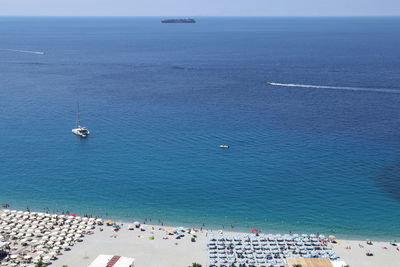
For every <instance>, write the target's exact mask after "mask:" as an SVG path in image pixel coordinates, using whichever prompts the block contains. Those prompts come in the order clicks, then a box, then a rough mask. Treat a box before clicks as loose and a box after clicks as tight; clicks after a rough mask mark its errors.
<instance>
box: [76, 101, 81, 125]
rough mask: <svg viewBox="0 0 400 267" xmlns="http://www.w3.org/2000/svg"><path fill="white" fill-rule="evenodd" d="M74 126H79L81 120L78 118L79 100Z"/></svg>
mask: <svg viewBox="0 0 400 267" xmlns="http://www.w3.org/2000/svg"><path fill="white" fill-rule="evenodd" d="M76 127H77V128H80V127H81V120H80V118H79V102H78V112H77V113H76Z"/></svg>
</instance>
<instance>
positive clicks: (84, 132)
mask: <svg viewBox="0 0 400 267" xmlns="http://www.w3.org/2000/svg"><path fill="white" fill-rule="evenodd" d="M79 115H80V114H79V103H78V112H77V114H76V128H74V129H72V133H74V134H76V135H78V136H80V137H83V138H84V137H87V136H88V135H89V134H90V132H89V129H87V128H86V127H84V126H81V120H80V118H79Z"/></svg>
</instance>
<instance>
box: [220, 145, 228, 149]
mask: <svg viewBox="0 0 400 267" xmlns="http://www.w3.org/2000/svg"><path fill="white" fill-rule="evenodd" d="M219 148H224V149H227V148H229V146H228V145H219Z"/></svg>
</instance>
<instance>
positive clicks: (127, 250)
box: [54, 224, 400, 267]
mask: <svg viewBox="0 0 400 267" xmlns="http://www.w3.org/2000/svg"><path fill="white" fill-rule="evenodd" d="M125 225H126V224H125ZM143 227H144V228H145V229H146V231H144V232H142V231H140V230H138V229H135V230H133V231H131V230H128V228H127V227H122V228H121V229H120V230H119V231H118V233H115V232H114V231H113V230H112V228H111V227H107V226H104V227H102V228H103V229H104V231H100V230H99V229H96V231H95V234H94V235H91V236H88V237H86V238H85V240H84V241H83V242H82V243H79V244H77V245H76V246H75V247H74V248H73V249H72V251H69V252H65V253H64V255H62V256H60V257H59V260H57V261H56V262H54V266H60V267H62V266H63V265H67V266H69V267H71V266H72V267H80V266H82V267H83V266H87V265H89V263H90V262H92V261H93V260H94V259H95V258H96V257H97V255H99V254H111V255H120V256H126V257H132V258H135V266H138V267H140V266H146V267H187V266H189V265H190V264H191V263H193V262H197V263H200V264H202V266H208V264H209V263H208V252H207V248H206V243H207V241H208V237H207V236H206V235H207V231H203V232H200V231H199V232H198V233H197V236H198V238H197V241H196V242H191V240H190V238H189V237H187V236H186V237H184V238H182V239H179V240H176V239H175V238H173V237H172V239H168V240H164V239H163V237H165V236H166V235H165V230H164V229H170V228H169V227H161V226H153V225H144V226H143ZM153 228H154V230H152V229H153ZM160 228H162V229H163V230H159V229H160ZM171 228H172V227H171ZM151 232H153V233H154V234H152V233H151ZM214 233H217V231H214ZM233 234H235V233H233ZM151 235H154V237H155V239H154V240H149V236H151ZM139 236H140V237H139ZM359 244H361V246H364V248H361V247H359ZM332 245H333V247H334V250H335V251H336V253H337V255H338V256H340V257H341V258H342V259H343V260H344V261H345V262H346V264H348V265H350V266H351V267H377V266H379V267H392V266H400V251H397V247H394V246H392V245H390V244H389V242H373V245H367V244H366V241H358V240H338V244H332ZM348 246H350V247H351V249H346V247H348ZM383 247H386V248H387V249H383ZM367 250H369V251H370V252H372V253H373V254H374V256H371V257H368V256H366V255H365V252H366V251H367Z"/></svg>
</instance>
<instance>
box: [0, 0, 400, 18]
mask: <svg viewBox="0 0 400 267" xmlns="http://www.w3.org/2000/svg"><path fill="white" fill-rule="evenodd" d="M0 15H1V16H14V15H21V16H398V15H400V0H0Z"/></svg>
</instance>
